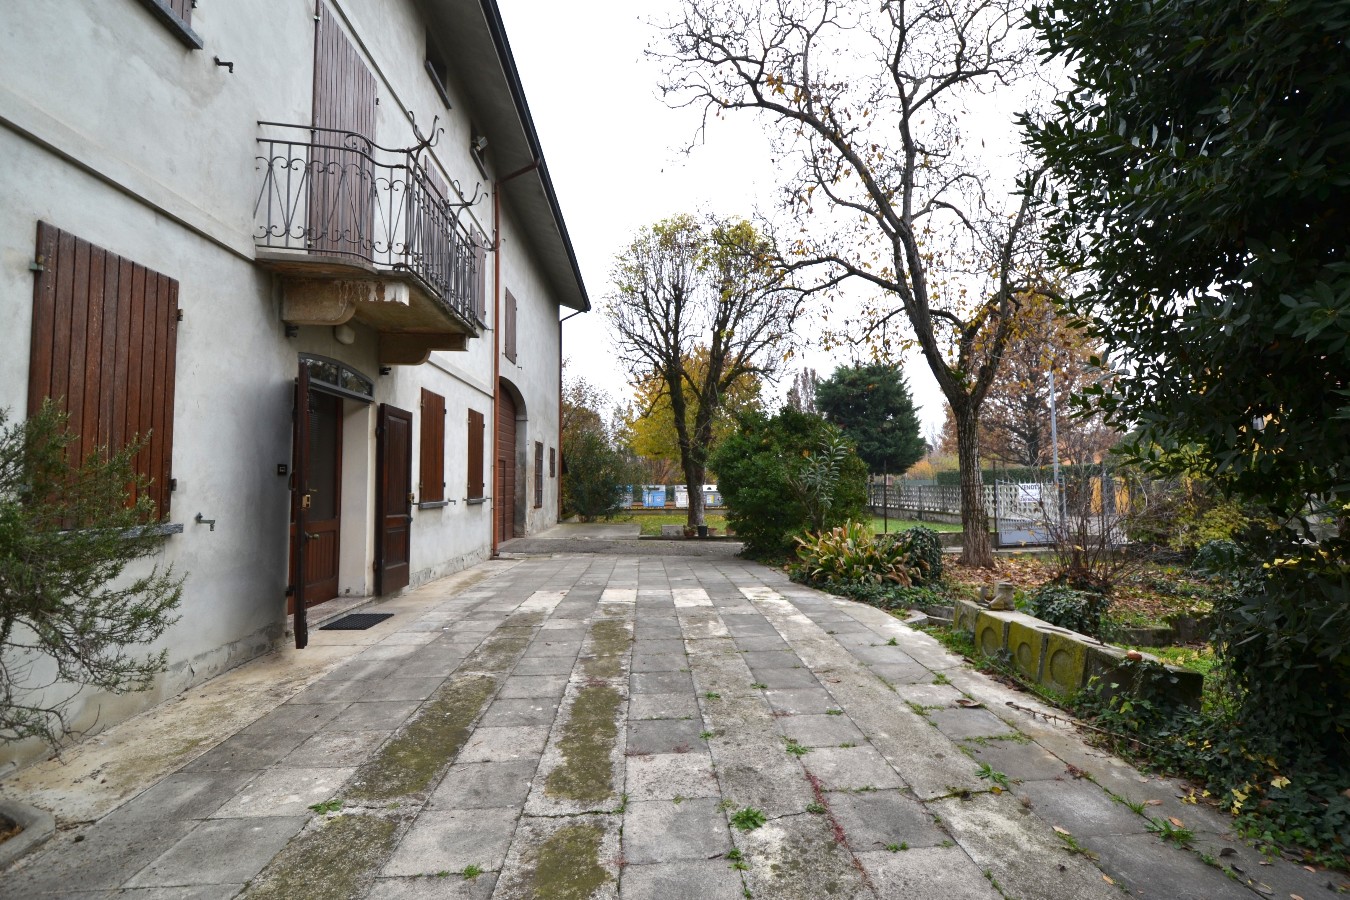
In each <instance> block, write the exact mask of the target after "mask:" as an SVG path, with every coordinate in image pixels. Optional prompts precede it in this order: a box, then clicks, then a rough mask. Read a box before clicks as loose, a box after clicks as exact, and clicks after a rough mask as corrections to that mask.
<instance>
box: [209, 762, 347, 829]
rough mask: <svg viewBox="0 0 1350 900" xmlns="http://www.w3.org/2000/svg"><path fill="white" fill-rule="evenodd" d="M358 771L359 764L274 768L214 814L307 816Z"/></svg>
mask: <svg viewBox="0 0 1350 900" xmlns="http://www.w3.org/2000/svg"><path fill="white" fill-rule="evenodd" d="M355 771H356V767H355V766H351V767H347V768H299V769H291V768H271V769H268V770H267V771H265V772H263V773H261V774H260V775H258V777H257V778H254V779H253V780H252V781H250V782H249V783H248V785H247V786H245V787H244V788H243V789H241V790H240V791H239V793H237V794H236V795H235V796H234V797H232V798H230V800H229V801H228V802H226V803H225V804H223V805H222V806H221V807H220V808H219V809H217V810H216V811H215V812H214V813H213V814H212V816H211V817H212V818H214V819H227V818H228V819H240V818H252V817H257V816H307V815H308V814H309V808H310V807H311V806H313V805H315V804H317V803H322V802H324V801H325V800H330V799H332V798H333V796H334V795H335V794H337V793H338V789H339V788H341V787H342V785H343V783H344V782H346V780H347V779H348V778H350V777H351V775H352V773H353V772H355Z"/></svg>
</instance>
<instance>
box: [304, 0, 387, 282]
mask: <svg viewBox="0 0 1350 900" xmlns="http://www.w3.org/2000/svg"><path fill="white" fill-rule="evenodd" d="M314 41H315V43H314V127H315V128H316V129H329V130H327V131H325V130H319V131H317V132H316V133H315V143H316V145H317V146H316V147H315V148H314V150H313V155H312V157H311V159H310V168H309V171H310V175H311V178H310V187H309V210H308V214H309V229H310V240H311V247H310V249H311V251H312V252H315V253H345V254H353V255H356V256H363V257H366V258H370V256H371V255H372V254H373V253H374V236H373V231H374V227H375V218H374V216H375V207H374V202H373V200H372V197H373V195H374V183H373V179H374V172H373V170H372V169H371V166H370V160H369V158H368V157H367V155H366V152H367V151H368V150H369V148H368V147H367V146H366V141H374V140H375V112H376V110H375V103H376V85H375V76H374V75H372V74H371V72H370V69H368V68H367V67H366V64H365V61H364V60H363V59H362V58H361V54H360V52H359V51H357V49H356V46H355V45H354V44H353V43H352V42H351V41H350V40H348V38H347V35H346V34H344V33H343V31H342V26H341V25H339V24H338V20H337V17H336V16H334V15H333V12H332V10H330V9H329V8H328V4H327V3H321V4H320V5H319V22H318V29H317V31H316V33H315V38H314ZM347 135H357V136H358V137H359V138H364V139H365V140H364V141H363V140H358V139H356V138H351V137H348V136H347Z"/></svg>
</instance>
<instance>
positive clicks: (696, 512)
mask: <svg viewBox="0 0 1350 900" xmlns="http://www.w3.org/2000/svg"><path fill="white" fill-rule="evenodd" d="M707 471H708V467H707V465H705V464H704V463H703V462H701V461H699V460H695V459H691V460H689V461H688V462H686V463H685V466H684V480H685V487H687V488H689V525H690V526H691V527H698V526H699V525H706V524H707V522H706V520H704V518H703V478H704V476H705V475H706V474H707Z"/></svg>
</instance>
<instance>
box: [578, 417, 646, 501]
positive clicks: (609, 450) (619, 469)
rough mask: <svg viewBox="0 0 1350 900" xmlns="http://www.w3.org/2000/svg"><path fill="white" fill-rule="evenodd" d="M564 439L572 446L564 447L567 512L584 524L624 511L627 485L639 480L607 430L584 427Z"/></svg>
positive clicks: (633, 468)
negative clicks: (568, 440) (579, 518)
mask: <svg viewBox="0 0 1350 900" xmlns="http://www.w3.org/2000/svg"><path fill="white" fill-rule="evenodd" d="M564 438H565V439H570V443H569V444H568V445H567V446H565V447H564V448H563V450H564V452H565V453H566V455H567V471H566V473H565V474H564V475H563V509H564V510H566V511H567V512H569V513H572V514H574V515H578V516H580V517H581V519H582V521H583V522H594V521H595V520H596V519H601V518H603V519H608V518H610V517H612V516H613V515H614V514H615V513H617V512H618V511H619V510H620V509H622V508H623V496H624V491H625V488H626V486H627V485H631V484H632V483H633V482H634V481H635V480H636V478H637V475H636V469H635V467H634V466H633V465H632V464H631V463H630V462H629V460H628V458H627V456H625V455H624V453H623V452H622V451H620V450H619V449H618V448H616V447H615V446H614V444H613V442H612V441H611V440H610V439H609V437H608V436H607V435H606V434H605V432H604V430H603V429H600V428H582V429H579V430H576V431H574V432H573V433H572V434H571V435H570V438H569V436H567V435H564Z"/></svg>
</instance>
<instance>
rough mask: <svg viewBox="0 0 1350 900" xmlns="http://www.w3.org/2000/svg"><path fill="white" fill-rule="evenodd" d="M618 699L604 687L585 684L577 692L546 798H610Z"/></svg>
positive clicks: (595, 800)
mask: <svg viewBox="0 0 1350 900" xmlns="http://www.w3.org/2000/svg"><path fill="white" fill-rule="evenodd" d="M621 700H622V698H621V697H620V696H619V692H618V691H616V690H615V689H614V688H612V687H610V686H608V685H588V686H586V687H584V688H582V689H581V690H580V691H578V692H577V699H576V701H575V702H574V703H573V704H572V712H571V715H569V716H568V718H567V724H566V725H564V726H563V734H562V740H560V741H559V742H558V749H559V750H560V751H561V752H562V756H563V763H562V765H560V766H558V767H557V768H556V769H554V770H553V771H552V772H550V773H549V774H548V780H547V781H546V782H545V784H544V791H545V793H547V794H548V795H549V796H550V797H560V798H564V799H567V800H576V801H578V802H580V803H599V802H601V801H602V800H605V799H607V798H609V797H612V796H613V795H614V773H613V768H612V766H611V765H610V753H611V752H612V751H613V749H614V747H615V745H616V744H617V743H618V736H619V726H618V723H617V722H616V721H615V720H616V717H617V715H618V711H619V703H620V702H621Z"/></svg>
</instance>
